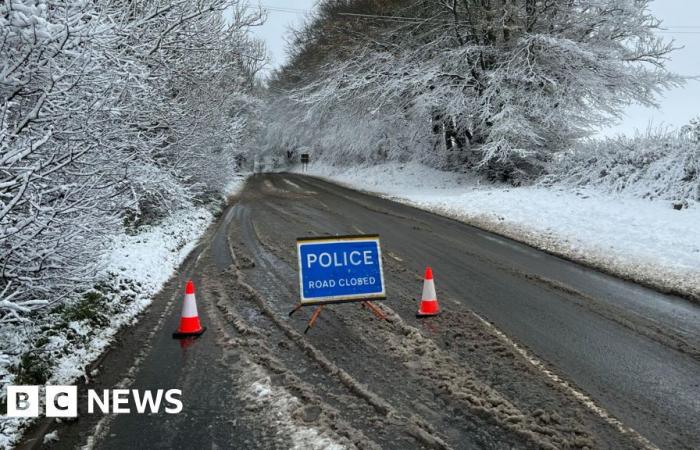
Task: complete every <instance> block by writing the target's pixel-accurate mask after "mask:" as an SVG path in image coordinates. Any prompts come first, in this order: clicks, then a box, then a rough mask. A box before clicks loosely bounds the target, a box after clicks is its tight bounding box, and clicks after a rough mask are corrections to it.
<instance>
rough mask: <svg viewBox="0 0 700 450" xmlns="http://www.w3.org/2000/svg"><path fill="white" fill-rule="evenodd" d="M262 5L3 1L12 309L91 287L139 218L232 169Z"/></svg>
mask: <svg viewBox="0 0 700 450" xmlns="http://www.w3.org/2000/svg"><path fill="white" fill-rule="evenodd" d="M227 8H230V9H231V10H232V11H233V12H234V14H233V20H232V21H231V23H227V22H225V21H224V19H223V17H222V12H223V11H224V10H225V9H227ZM261 19H262V17H261V14H260V13H256V12H255V10H251V9H247V8H246V7H245V5H243V4H242V3H241V2H239V1H229V0H197V1H192V2H180V1H157V2H150V1H148V2H147V1H134V2H122V1H117V0H97V1H80V0H73V1H62V2H48V1H40V0H9V1H5V2H3V3H2V4H0V41H2V45H0V323H3V322H16V321H22V320H28V319H27V315H28V313H30V312H31V311H33V310H36V309H40V308H44V307H47V306H50V305H52V304H56V303H59V302H61V301H62V299H63V298H64V297H65V296H70V295H73V294H74V293H76V292H78V291H79V290H80V289H83V288H85V286H86V285H87V284H88V283H90V281H91V279H92V276H93V275H94V274H95V273H96V270H97V268H96V267H95V261H97V260H98V258H99V256H100V255H101V252H102V250H103V249H102V246H103V243H104V242H106V241H107V238H108V237H109V236H111V235H113V234H114V233H115V232H118V231H119V230H120V228H121V226H122V223H123V221H124V220H125V218H126V219H128V218H129V217H132V216H134V215H140V216H143V215H145V214H150V215H151V216H153V217H158V216H162V215H164V213H165V212H167V211H169V210H171V209H172V208H175V207H176V206H177V205H178V203H179V202H182V201H183V200H188V199H189V198H191V197H192V196H193V195H196V194H198V193H199V192H202V191H206V190H217V189H220V188H222V187H223V186H225V185H226V184H227V183H228V181H230V179H231V177H232V176H233V175H234V170H235V162H236V155H237V154H239V153H240V152H241V148H242V146H244V145H245V143H246V141H247V139H248V134H247V133H248V132H247V129H248V128H249V123H248V121H249V117H251V116H252V115H253V112H254V109H255V108H257V104H256V102H255V100H254V98H253V77H254V75H255V72H256V71H257V70H258V69H259V68H260V64H261V63H262V60H263V57H264V54H263V48H262V47H261V45H260V44H259V43H258V42H256V41H254V40H253V39H251V38H250V37H249V34H248V29H249V27H250V26H251V25H255V24H257V23H259V22H260V20H261ZM145 208H147V209H148V211H146V210H145ZM125 212H127V213H126V215H125Z"/></svg>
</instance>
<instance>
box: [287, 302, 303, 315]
mask: <svg viewBox="0 0 700 450" xmlns="http://www.w3.org/2000/svg"><path fill="white" fill-rule="evenodd" d="M302 306H304V305H302V304H301V303H297V304H296V306H294V309H293V310H291V311H289V317H292V314H294V313H295V312H297V311H299V310H300V309H301V307H302Z"/></svg>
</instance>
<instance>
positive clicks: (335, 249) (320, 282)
mask: <svg viewBox="0 0 700 450" xmlns="http://www.w3.org/2000/svg"><path fill="white" fill-rule="evenodd" d="M297 254H298V257H299V287H300V292H301V303H302V304H320V303H333V302H342V301H352V300H356V301H361V300H371V299H373V300H377V299H382V298H386V293H385V292H384V273H383V271H382V250H381V247H380V245H379V236H377V235H371V236H343V237H332V238H329V237H323V238H300V239H297Z"/></svg>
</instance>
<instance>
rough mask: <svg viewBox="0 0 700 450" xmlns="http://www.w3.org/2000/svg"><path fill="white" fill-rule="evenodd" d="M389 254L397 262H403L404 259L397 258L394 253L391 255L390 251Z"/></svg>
mask: <svg viewBox="0 0 700 450" xmlns="http://www.w3.org/2000/svg"><path fill="white" fill-rule="evenodd" d="M387 254H388V255H389V256H391V257H392V258H394V259H395V260H397V261H399V262H403V259H401V258H399V257H398V256H396V255H395V254H393V253H391V252H389V251H387Z"/></svg>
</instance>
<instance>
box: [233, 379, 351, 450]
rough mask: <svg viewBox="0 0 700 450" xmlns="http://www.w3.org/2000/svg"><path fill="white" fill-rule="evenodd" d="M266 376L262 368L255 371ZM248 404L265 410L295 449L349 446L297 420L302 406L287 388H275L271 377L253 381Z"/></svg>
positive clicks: (335, 449)
mask: <svg viewBox="0 0 700 450" xmlns="http://www.w3.org/2000/svg"><path fill="white" fill-rule="evenodd" d="M253 370H254V371H255V372H256V373H257V374H258V375H262V369H260V368H259V367H255V368H254V369H253ZM245 394H246V395H245V398H246V399H247V400H248V401H251V402H254V403H256V404H258V405H259V406H260V407H262V408H263V409H264V411H265V413H266V415H267V416H268V419H269V420H270V421H271V422H272V426H273V427H274V428H275V431H276V432H277V434H278V435H279V436H283V437H284V438H285V440H289V441H290V448H291V449H294V450H306V449H309V450H342V449H345V448H346V447H345V446H343V445H341V444H339V443H338V442H336V441H335V440H334V439H332V438H331V437H329V436H326V435H324V434H325V433H324V432H323V431H321V430H319V429H318V428H316V427H312V426H307V425H303V424H300V423H297V422H295V421H294V420H293V416H294V412H295V410H297V409H298V408H299V407H300V405H301V403H300V401H299V400H298V399H297V398H296V397H294V396H293V395H291V394H290V393H289V392H287V390H286V389H284V388H282V387H279V386H274V385H273V384H272V382H271V381H270V377H268V376H262V377H261V378H259V379H257V380H255V381H254V382H252V383H251V384H250V386H249V388H248V389H247V392H246V393H245Z"/></svg>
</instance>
